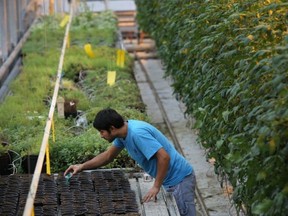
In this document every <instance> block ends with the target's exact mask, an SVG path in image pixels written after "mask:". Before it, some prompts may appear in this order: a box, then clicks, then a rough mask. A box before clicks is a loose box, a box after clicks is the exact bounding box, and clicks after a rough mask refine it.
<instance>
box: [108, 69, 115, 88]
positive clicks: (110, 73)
mask: <svg viewBox="0 0 288 216" xmlns="http://www.w3.org/2000/svg"><path fill="white" fill-rule="evenodd" d="M115 80H116V71H108V73H107V84H108V85H110V86H112V85H114V84H115Z"/></svg>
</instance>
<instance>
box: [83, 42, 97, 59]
mask: <svg viewBox="0 0 288 216" xmlns="http://www.w3.org/2000/svg"><path fill="white" fill-rule="evenodd" d="M84 50H85V52H86V54H87V55H88V56H89V57H90V58H95V53H94V52H93V50H92V46H91V44H85V46H84Z"/></svg>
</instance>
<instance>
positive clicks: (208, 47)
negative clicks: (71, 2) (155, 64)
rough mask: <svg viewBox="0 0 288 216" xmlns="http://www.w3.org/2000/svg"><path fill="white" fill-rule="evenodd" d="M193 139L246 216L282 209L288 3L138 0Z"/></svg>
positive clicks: (286, 161) (285, 206)
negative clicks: (226, 179)
mask: <svg viewBox="0 0 288 216" xmlns="http://www.w3.org/2000/svg"><path fill="white" fill-rule="evenodd" d="M136 3H137V8H138V15H137V16H138V22H139V24H140V27H141V28H142V29H143V30H144V31H146V32H148V33H149V34H150V35H151V36H152V37H153V38H154V39H155V41H156V44H157V48H158V51H159V53H160V56H161V58H162V59H163V61H164V63H165V66H166V69H167V71H166V74H167V75H170V76H171V77H172V78H173V80H174V84H173V87H174V90H175V93H176V94H177V95H178V96H179V98H181V100H182V101H183V102H184V103H185V104H186V106H187V113H188V114H190V115H192V116H193V117H195V118H196V124H195V127H196V128H198V129H199V141H200V142H201V143H202V145H203V146H204V147H206V148H207V149H208V155H207V157H209V158H210V157H214V158H215V159H216V172H217V173H221V172H222V171H224V172H225V173H226V174H227V175H228V177H229V180H230V182H231V183H232V184H233V187H234V194H233V198H234V201H235V202H236V204H237V206H238V207H240V206H241V205H242V204H244V205H245V206H246V208H247V213H248V215H286V214H287V212H288V143H287V141H288V130H287V126H288V110H287V107H288V73H287V72H288V33H287V32H288V30H287V26H288V13H287V11H288V3H287V1H284V0H283V1H279V0H266V1H256V0H243V1H232V0H225V1H224V0H217V1H213V0H212V1H203V0H202V1H196V0H195V1H193V0H190V1H187V0H186V1H176V0H168V1H157V0H136Z"/></svg>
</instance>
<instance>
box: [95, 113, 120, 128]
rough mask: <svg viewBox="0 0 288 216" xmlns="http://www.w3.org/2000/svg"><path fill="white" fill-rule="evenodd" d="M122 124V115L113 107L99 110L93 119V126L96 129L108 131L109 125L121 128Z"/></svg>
mask: <svg viewBox="0 0 288 216" xmlns="http://www.w3.org/2000/svg"><path fill="white" fill-rule="evenodd" d="M123 125H124V119H123V117H122V116H121V115H120V114H119V113H117V112H116V111H115V110H114V109H111V108H106V109H103V110H101V111H99V112H98V113H97V115H96V117H95V119H94V122H93V126H94V128H96V129H97V130H99V131H100V130H107V131H110V128H111V126H114V127H115V128H121V127H122V126H123Z"/></svg>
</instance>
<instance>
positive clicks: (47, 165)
mask: <svg viewBox="0 0 288 216" xmlns="http://www.w3.org/2000/svg"><path fill="white" fill-rule="evenodd" d="M46 173H47V174H48V175H51V168H50V155H49V143H47V148H46Z"/></svg>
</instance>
